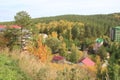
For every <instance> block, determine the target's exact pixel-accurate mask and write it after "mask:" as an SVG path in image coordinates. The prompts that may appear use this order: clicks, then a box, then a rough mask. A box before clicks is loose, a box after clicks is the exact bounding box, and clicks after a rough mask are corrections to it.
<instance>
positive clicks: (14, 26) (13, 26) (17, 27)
mask: <svg viewBox="0 0 120 80" xmlns="http://www.w3.org/2000/svg"><path fill="white" fill-rule="evenodd" d="M11 28H16V29H20V28H21V27H20V26H17V25H12V26H11Z"/></svg>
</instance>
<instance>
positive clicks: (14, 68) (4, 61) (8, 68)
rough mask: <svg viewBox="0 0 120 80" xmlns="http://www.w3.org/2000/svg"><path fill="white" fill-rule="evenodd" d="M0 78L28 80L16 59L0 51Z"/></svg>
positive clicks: (2, 79) (4, 79) (5, 79)
mask: <svg viewBox="0 0 120 80" xmlns="http://www.w3.org/2000/svg"><path fill="white" fill-rule="evenodd" d="M0 80H30V78H29V77H28V76H27V75H26V74H25V73H24V72H23V71H21V69H20V68H19V66H18V61H17V60H13V59H12V58H10V57H8V56H6V55H5V54H2V53H0Z"/></svg>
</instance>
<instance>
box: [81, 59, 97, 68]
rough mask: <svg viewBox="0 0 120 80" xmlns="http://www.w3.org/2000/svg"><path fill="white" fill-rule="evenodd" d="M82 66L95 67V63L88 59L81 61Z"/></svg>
mask: <svg viewBox="0 0 120 80" xmlns="http://www.w3.org/2000/svg"><path fill="white" fill-rule="evenodd" d="M79 64H80V65H85V66H94V65H95V62H93V61H92V60H91V59H90V58H88V57H86V58H84V59H82V60H81V61H79Z"/></svg>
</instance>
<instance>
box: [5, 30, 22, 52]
mask: <svg viewBox="0 0 120 80" xmlns="http://www.w3.org/2000/svg"><path fill="white" fill-rule="evenodd" d="M3 36H4V38H5V39H6V41H7V44H6V46H7V47H8V48H9V50H10V51H12V50H13V47H14V46H17V45H19V42H20V41H19V36H20V30H19V29H9V28H8V29H6V30H5V32H4V35H3Z"/></svg>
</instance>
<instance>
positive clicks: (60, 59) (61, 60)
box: [52, 55, 65, 63]
mask: <svg viewBox="0 0 120 80" xmlns="http://www.w3.org/2000/svg"><path fill="white" fill-rule="evenodd" d="M52 62H53V63H64V62H65V58H64V57H62V56H60V55H55V56H53V59H52Z"/></svg>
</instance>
